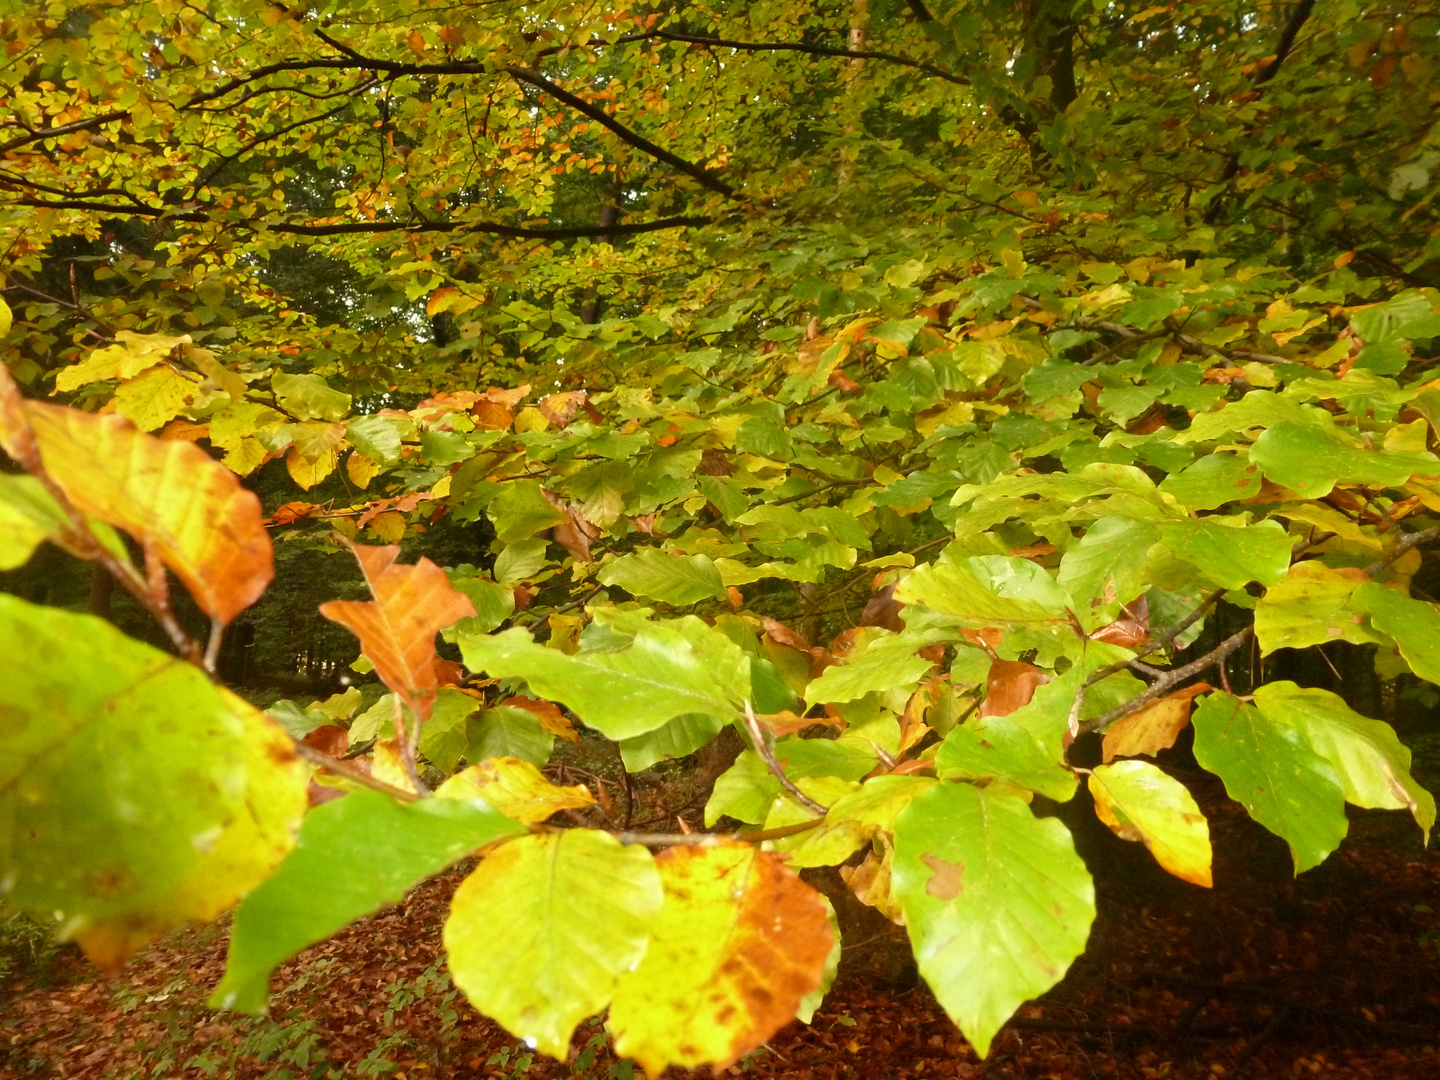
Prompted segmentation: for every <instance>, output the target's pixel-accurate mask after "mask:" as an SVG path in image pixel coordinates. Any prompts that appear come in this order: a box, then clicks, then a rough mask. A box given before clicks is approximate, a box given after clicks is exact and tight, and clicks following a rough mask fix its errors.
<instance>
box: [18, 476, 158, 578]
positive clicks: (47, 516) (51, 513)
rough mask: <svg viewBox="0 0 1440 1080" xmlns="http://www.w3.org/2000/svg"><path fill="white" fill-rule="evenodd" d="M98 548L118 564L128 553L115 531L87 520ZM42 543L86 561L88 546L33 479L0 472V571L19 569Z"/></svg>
mask: <svg viewBox="0 0 1440 1080" xmlns="http://www.w3.org/2000/svg"><path fill="white" fill-rule="evenodd" d="M87 524H88V525H89V528H90V531H91V532H92V533H93V534H94V535H95V538H96V539H97V540H99V541H100V543H101V545H102V546H103V547H104V548H105V549H106V550H107V551H109V552H110V554H112V555H114V556H115V557H116V558H117V559H119V560H120V561H121V562H122V563H128V562H129V561H130V553H129V551H127V550H126V548H125V544H124V542H123V541H122V540H121V539H120V536H119V534H118V533H116V531H115V530H114V529H113V528H111V527H110V526H109V525H107V524H105V523H104V522H103V521H93V520H92V521H89V522H87ZM44 540H49V541H50V542H51V543H53V544H56V545H58V546H59V547H61V548H63V549H64V550H66V551H68V552H69V553H70V554H72V555H75V556H77V557H78V558H82V559H85V558H89V557H90V551H89V546H88V545H87V544H86V543H85V542H84V541H83V540H81V539H80V538H79V537H77V536H76V535H75V531H74V527H73V526H72V525H71V523H70V519H69V518H68V517H67V516H66V514H65V512H64V511H63V510H62V509H61V508H60V504H59V503H58V502H56V501H55V497H54V496H53V495H51V494H50V492H48V491H46V490H45V486H44V485H43V484H42V483H40V481H39V480H36V479H35V478H34V477H33V476H13V475H10V474H8V473H0V570H11V569H14V568H15V567H17V566H22V565H24V564H25V562H26V561H27V560H29V558H30V556H31V555H32V554H33V553H34V551H35V548H36V547H38V546H39V545H40V543H41V542H42V541H44Z"/></svg>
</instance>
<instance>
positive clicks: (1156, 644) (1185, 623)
mask: <svg viewBox="0 0 1440 1080" xmlns="http://www.w3.org/2000/svg"><path fill="white" fill-rule="evenodd" d="M1224 595H1225V590H1224V589H1216V590H1215V591H1214V592H1212V593H1209V594H1208V595H1207V596H1205V597H1204V598H1203V599H1202V600H1201V601H1200V606H1199V607H1197V608H1196V609H1195V610H1194V611H1192V612H1190V614H1189V615H1186V616H1185V618H1183V619H1181V620H1180V621H1179V622H1178V623H1176V624H1175V625H1174V626H1172V627H1170V629H1168V630H1166V631H1165V632H1163V633H1162V634H1160V636H1159V637H1156V638H1154V639H1153V640H1152V641H1150V643H1149V644H1147V645H1146V646H1145V647H1144V648H1143V649H1141V650H1140V651H1139V652H1137V653H1136V654H1135V655H1134V656H1132V657H1130V659H1128V660H1117V661H1116V662H1115V663H1113V664H1110V665H1108V666H1107V667H1103V668H1101V669H1100V670H1099V671H1097V672H1095V673H1094V674H1093V675H1091V676H1090V678H1088V679H1086V680H1085V685H1086V686H1087V687H1088V686H1094V685H1095V684H1096V683H1097V682H1099V681H1100V680H1101V679H1108V678H1109V677H1110V676H1111V675H1114V674H1115V673H1116V672H1117V671H1124V670H1125V669H1126V668H1130V667H1132V665H1134V663H1135V662H1136V661H1137V660H1140V659H1142V658H1143V657H1146V656H1149V655H1150V654H1151V653H1153V652H1157V651H1159V650H1160V649H1163V648H1164V647H1165V646H1166V645H1169V644H1170V642H1172V641H1174V640H1175V639H1176V638H1177V637H1179V636H1180V635H1181V634H1183V633H1184V632H1185V631H1186V630H1189V629H1190V627H1192V626H1194V625H1195V624H1196V623H1197V622H1199V621H1200V619H1201V618H1202V617H1203V616H1204V614H1205V612H1206V611H1207V610H1208V609H1209V607H1210V605H1211V604H1213V603H1215V601H1216V600H1219V599H1220V597H1222V596H1224ZM1140 666H1141V668H1142V669H1145V670H1146V671H1147V673H1148V672H1153V671H1155V669H1154V668H1148V667H1147V665H1144V664H1142V665H1140Z"/></svg>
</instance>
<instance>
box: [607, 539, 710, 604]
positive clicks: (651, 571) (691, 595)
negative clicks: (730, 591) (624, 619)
mask: <svg viewBox="0 0 1440 1080" xmlns="http://www.w3.org/2000/svg"><path fill="white" fill-rule="evenodd" d="M598 576H599V578H600V581H601V582H602V583H603V584H606V585H618V586H619V587H620V588H622V589H624V590H625V591H626V592H628V593H631V594H632V595H634V596H643V597H647V598H648V599H651V600H659V601H660V602H661V603H662V604H671V605H674V606H675V607H684V606H687V605H689V604H694V603H697V602H698V601H700V600H723V599H725V595H726V594H725V586H724V585H723V584H721V582H720V571H719V570H717V569H715V560H713V559H711V558H710V556H708V555H681V554H679V553H678V552H677V553H674V554H668V553H666V552H663V551H661V550H660V549H659V548H653V547H650V548H641V549H640V550H639V551H636V552H633V553H632V554H629V555H624V556H622V557H620V558H619V559H616V560H615V561H614V562H612V563H607V564H606V565H605V566H604V567H603V568H602V569H601V571H600V573H599V575H598Z"/></svg>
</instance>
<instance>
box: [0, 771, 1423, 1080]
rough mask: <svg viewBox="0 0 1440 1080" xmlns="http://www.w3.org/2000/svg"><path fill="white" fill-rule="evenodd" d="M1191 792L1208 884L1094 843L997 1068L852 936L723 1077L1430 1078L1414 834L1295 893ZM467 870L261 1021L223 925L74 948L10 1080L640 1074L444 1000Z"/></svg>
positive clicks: (1359, 837) (299, 979)
mask: <svg viewBox="0 0 1440 1080" xmlns="http://www.w3.org/2000/svg"><path fill="white" fill-rule="evenodd" d="M1185 779H1186V780H1187V782H1189V781H1191V780H1195V781H1196V784H1195V788H1194V789H1195V790H1196V791H1197V795H1199V796H1200V798H1201V803H1202V806H1203V807H1204V808H1205V809H1206V811H1207V813H1208V814H1209V815H1210V817H1211V820H1212V829H1213V832H1214V840H1215V848H1216V867H1215V869H1216V873H1215V880H1216V887H1215V889H1214V890H1213V891H1212V892H1206V891H1203V890H1200V889H1197V888H1194V887H1193V886H1189V885H1186V884H1184V883H1182V882H1179V881H1177V880H1174V879H1172V878H1170V877H1169V876H1167V875H1166V874H1164V873H1163V872H1162V871H1160V870H1158V869H1157V868H1156V867H1154V865H1153V863H1152V862H1151V861H1150V859H1149V856H1148V855H1147V854H1146V853H1145V852H1144V850H1143V849H1142V848H1140V847H1139V846H1138V845H1129V844H1124V843H1122V842H1120V841H1118V840H1115V839H1114V838H1112V837H1110V836H1109V835H1108V833H1104V832H1103V830H1098V829H1090V828H1087V827H1082V828H1081V830H1080V836H1079V846H1080V848H1081V852H1082V854H1083V855H1084V856H1085V857H1086V859H1087V862H1089V864H1090V866H1091V868H1092V870H1093V871H1094V872H1095V874H1096V877H1097V890H1098V895H1099V909H1100V915H1099V919H1098V921H1097V923H1096V925H1095V929H1094V931H1093V932H1092V934H1091V938H1090V947H1089V950H1088V951H1087V953H1086V954H1085V956H1084V957H1082V958H1081V959H1080V960H1079V961H1078V962H1077V963H1076V964H1075V966H1074V967H1073V969H1072V970H1071V972H1070V973H1069V975H1068V976H1067V977H1066V979H1065V980H1064V981H1063V982H1062V983H1061V984H1060V985H1059V986H1057V987H1055V988H1054V989H1053V990H1052V991H1051V992H1050V993H1048V994H1046V995H1045V996H1044V997H1043V998H1042V999H1041V1000H1039V1001H1037V1002H1034V1003H1032V1004H1031V1005H1028V1006H1026V1007H1025V1008H1024V1009H1022V1010H1021V1012H1020V1013H1019V1015H1018V1016H1017V1017H1016V1019H1015V1020H1014V1021H1013V1022H1012V1024H1011V1025H1010V1026H1009V1027H1008V1028H1007V1029H1006V1031H1005V1032H1004V1033H1002V1035H1001V1036H1000V1037H999V1038H998V1040H997V1042H996V1044H995V1048H994V1051H993V1052H992V1055H991V1058H990V1060H989V1061H987V1062H980V1061H978V1060H977V1059H976V1058H975V1056H974V1055H973V1054H972V1053H971V1052H970V1050H969V1048H968V1047H967V1046H966V1044H965V1042H964V1040H963V1039H962V1038H961V1036H960V1034H959V1032H958V1031H957V1030H956V1029H955V1028H954V1026H953V1025H951V1023H950V1022H949V1021H948V1020H947V1019H946V1018H945V1016H944V1015H943V1013H941V1011H940V1010H939V1009H938V1007H937V1006H936V1004H935V1002H934V1000H933V999H932V998H931V996H930V995H929V993H928V991H927V990H926V989H925V988H924V986H923V985H919V984H917V983H916V982H915V980H914V978H913V974H912V970H911V969H910V967H909V966H908V965H906V964H905V963H903V962H902V961H901V959H900V958H901V956H902V955H903V954H902V951H901V944H900V942H899V941H897V938H896V935H893V934H888V933H886V932H884V931H883V930H882V931H880V932H879V933H877V934H872V935H870V937H869V939H868V940H860V941H857V942H855V944H854V945H853V947H852V948H851V949H850V951H849V952H848V953H847V960H846V962H845V964H844V966H843V967H842V969H841V977H840V980H839V982H838V983H837V985H836V986H835V988H834V989H833V990H832V992H831V994H830V996H829V997H828V998H827V1000H826V1002H825V1004H824V1006H822V1008H821V1009H820V1011H819V1012H818V1013H817V1014H816V1016H815V1020H814V1023H813V1024H811V1025H809V1026H808V1027H807V1026H802V1025H799V1024H795V1025H792V1026H791V1027H789V1028H787V1029H786V1030H784V1031H782V1032H781V1033H779V1034H778V1035H776V1036H775V1038H773V1039H772V1040H771V1042H770V1043H769V1044H768V1045H767V1046H765V1047H763V1048H762V1049H760V1050H758V1051H756V1052H755V1053H753V1054H752V1055H750V1056H748V1057H747V1058H746V1059H744V1060H743V1061H741V1062H740V1063H738V1064H737V1065H735V1066H733V1067H732V1068H731V1069H730V1070H729V1072H730V1074H732V1075H735V1076H749V1077H753V1078H755V1080H768V1078H771V1077H776V1078H778V1077H786V1078H796V1080H810V1078H816V1080H835V1078H840V1077H856V1078H871V1077H875V1078H879V1077H887V1078H888V1077H893V1078H897V1080H907V1078H912V1077H913V1078H929V1077H936V1078H948V1077H954V1078H960V1080H964V1078H971V1077H982V1076H983V1077H995V1078H999V1077H1007V1078H1017V1080H1018V1078H1026V1080H1042V1078H1043V1080H1069V1078H1071V1077H1076V1078H1086V1077H1114V1078H1117V1080H1118V1078H1124V1080H1130V1078H1135V1080H1140V1078H1146V1080H1151V1078H1162V1077H1170V1078H1175V1080H1200V1078H1207V1080H1214V1078H1220V1077H1228V1078H1231V1080H1233V1078H1235V1077H1239V1076H1246V1077H1295V1078H1302V1077H1334V1078H1341V1077H1347V1078H1348V1077H1356V1078H1361V1077H1363V1078H1379V1080H1440V1049H1437V1048H1440V855H1437V853H1436V852H1435V851H1434V850H1433V849H1432V850H1430V851H1426V850H1425V849H1424V848H1422V847H1421V845H1420V842H1419V838H1418V832H1417V830H1415V828H1414V825H1413V823H1411V822H1410V821H1409V819H1408V818H1404V817H1402V816H1400V815H1389V814H1368V813H1367V814H1357V815H1356V816H1355V819H1354V822H1353V825H1352V829H1351V838H1350V839H1349V840H1347V841H1346V843H1345V845H1344V846H1343V848H1342V849H1341V850H1340V851H1339V852H1337V853H1336V854H1335V855H1333V856H1332V857H1331V858H1330V859H1329V860H1328V861H1327V862H1326V863H1325V864H1324V865H1323V866H1321V867H1319V868H1318V869H1316V870H1313V871H1311V872H1309V873H1307V874H1305V875H1303V876H1302V877H1300V878H1299V879H1295V878H1293V877H1291V876H1290V874H1289V865H1290V864H1289V857H1288V855H1287V853H1286V851H1285V849H1284V845H1283V844H1281V843H1280V842H1279V841H1276V840H1275V839H1274V838H1273V837H1270V836H1269V835H1268V834H1266V833H1264V832H1263V830H1260V829H1259V828H1258V827H1256V826H1254V825H1253V824H1252V823H1250V822H1249V820H1248V819H1247V818H1245V816H1244V814H1243V812H1242V811H1240V809H1239V808H1238V807H1237V806H1235V805H1234V804H1233V803H1230V802H1228V800H1226V799H1225V798H1224V795H1223V792H1221V791H1219V790H1218V784H1213V783H1211V784H1209V786H1207V781H1206V780H1204V779H1201V778H1199V777H1189V776H1187V777H1185ZM461 876H462V872H461V871H459V870H456V871H453V872H451V873H449V874H446V875H442V876H440V877H438V878H435V879H433V880H431V881H428V882H425V883H424V884H422V885H421V886H419V887H418V888H416V889H415V890H413V891H412V892H411V894H410V895H409V896H408V897H407V899H406V900H405V902H404V903H403V904H401V905H398V906H396V907H394V908H392V909H390V910H387V911H384V912H382V913H380V914H377V915H375V916H374V917H372V918H369V919H366V920H364V921H362V922H360V923H358V924H356V925H355V926H353V927H351V928H349V929H348V930H346V931H345V932H343V933H342V934H340V935H338V936H337V937H335V938H334V939H332V940H331V941H329V942H326V943H324V944H322V945H319V946H317V947H315V948H313V949H311V950H309V951H308V952H306V953H304V954H302V955H301V956H299V957H297V958H295V959H294V960H293V961H291V962H290V963H289V964H288V965H286V966H285V967H284V968H283V969H282V971H281V972H280V975H279V978H278V979H277V981H276V986H277V987H278V988H279V993H278V994H277V996H276V997H275V999H274V1001H273V1005H272V1009H271V1012H270V1015H269V1016H268V1017H266V1018H263V1019H249V1018H240V1017H236V1016H233V1015H229V1014H223V1013H214V1012H211V1011H209V1010H207V1009H206V1008H205V1007H204V999H205V996H206V994H207V993H208V991H209V989H210V987H212V986H213V985H214V984H215V982H216V981H217V980H218V979H219V977H220V974H221V970H222V967H223V964H224V956H225V943H226V928H225V925H224V924H223V923H222V924H220V925H218V926H214V927H209V928H200V929H193V930H187V931H183V932H179V933H176V934H174V935H172V936H171V937H169V938H168V939H167V940H165V941H163V942H161V943H158V944H157V945H155V946H153V947H152V948H150V949H149V950H147V951H146V952H145V953H144V954H143V955H142V956H141V957H139V958H137V959H136V960H135V961H133V962H132V963H131V964H130V965H129V966H128V967H127V968H126V969H125V972H124V973H123V975H122V976H121V977H119V978H117V979H113V980H111V979H106V978H102V977H100V976H98V975H97V974H96V973H95V971H94V969H92V968H89V967H87V966H86V965H85V964H84V962H83V961H81V960H80V959H78V957H76V956H74V955H72V954H70V953H68V952H66V953H62V954H61V955H60V956H59V957H57V959H56V963H55V968H54V971H53V972H52V978H53V981H52V982H51V984H50V985H49V986H44V987H42V986H37V985H33V981H32V982H30V983H27V982H26V979H25V978H23V977H17V978H12V980H11V982H10V984H9V985H8V986H7V987H5V988H4V995H5V996H4V1000H3V1005H0V1076H3V1077H6V1078H8V1077H22V1076H57V1077H71V1078H77V1080H79V1078H85V1080H90V1078H100V1077H224V1078H229V1077H237V1078H250V1077H262V1076H263V1077H270V1078H282V1080H283V1078H284V1077H286V1076H291V1077H297V1078H302V1077H325V1076H335V1077H338V1076H346V1077H349V1076H357V1077H364V1076H375V1077H393V1078H395V1080H421V1078H425V1080H431V1078H443V1077H477V1076H493V1077H506V1078H514V1080H519V1078H522V1077H529V1078H535V1080H540V1078H559V1077H587V1078H597V1080H628V1078H629V1077H630V1076H631V1072H630V1067H629V1064H628V1063H624V1062H619V1061H617V1060H616V1059H615V1058H614V1056H613V1055H612V1054H610V1052H609V1050H608V1047H607V1045H606V1042H605V1039H604V1037H603V1035H602V1034H601V1032H600V1028H599V1027H598V1025H594V1024H591V1025H589V1026H586V1027H584V1028H582V1029H581V1031H580V1032H579V1033H578V1035H577V1037H576V1040H575V1045H574V1048H573V1049H572V1054H571V1059H570V1061H568V1062H565V1063H558V1062H554V1061H550V1060H549V1059H543V1058H541V1059H534V1060H532V1059H531V1058H530V1056H529V1055H528V1054H527V1053H526V1051H525V1048H524V1047H523V1046H521V1045H518V1044H517V1042H516V1040H515V1039H514V1038H513V1037H512V1036H510V1035H509V1034H507V1033H506V1032H504V1031H503V1030H501V1029H499V1028H498V1027H496V1026H495V1025H494V1024H492V1023H490V1022H489V1021H487V1020H486V1019H484V1018H483V1017H481V1016H479V1015H477V1014H476V1013H475V1012H474V1011H473V1010H472V1009H470V1008H469V1006H467V1005H466V1004H465V1003H464V1001H463V1000H462V999H461V998H460V997H459V995H458V994H457V993H456V992H455V991H454V989H453V988H452V987H451V986H450V984H449V980H448V978H447V977H446V975H445V967H444V961H443V957H442V956H441V953H440V944H439V942H440V926H441V923H442V921H443V919H444V916H445V911H446V905H447V902H448V898H449V896H450V894H451V892H452V891H453V889H454V888H455V886H456V885H457V884H458V882H459V881H460V878H461ZM898 933H899V934H903V931H900V932H898Z"/></svg>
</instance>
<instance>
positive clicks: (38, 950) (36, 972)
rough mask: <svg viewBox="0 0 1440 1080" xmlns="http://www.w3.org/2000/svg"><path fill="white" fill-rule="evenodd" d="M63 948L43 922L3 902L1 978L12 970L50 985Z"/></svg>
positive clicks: (18, 974) (0, 910)
mask: <svg viewBox="0 0 1440 1080" xmlns="http://www.w3.org/2000/svg"><path fill="white" fill-rule="evenodd" d="M60 949H61V946H60V945H58V944H56V942H55V939H54V936H53V935H52V934H51V933H50V932H49V931H48V930H46V929H45V927H44V926H42V925H41V924H40V923H38V922H36V921H35V920H34V919H32V918H30V917H29V916H28V915H24V914H22V913H20V912H18V911H14V910H12V909H11V908H9V907H6V906H4V905H3V904H0V982H3V981H4V980H6V979H8V978H9V977H10V976H11V975H12V974H13V975H17V976H19V977H21V978H23V979H26V980H28V981H30V982H33V983H34V984H35V985H36V986H40V987H46V986H49V985H50V983H51V981H52V979H53V977H54V976H53V971H54V963H55V957H56V956H57V955H58V954H59V952H60Z"/></svg>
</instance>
